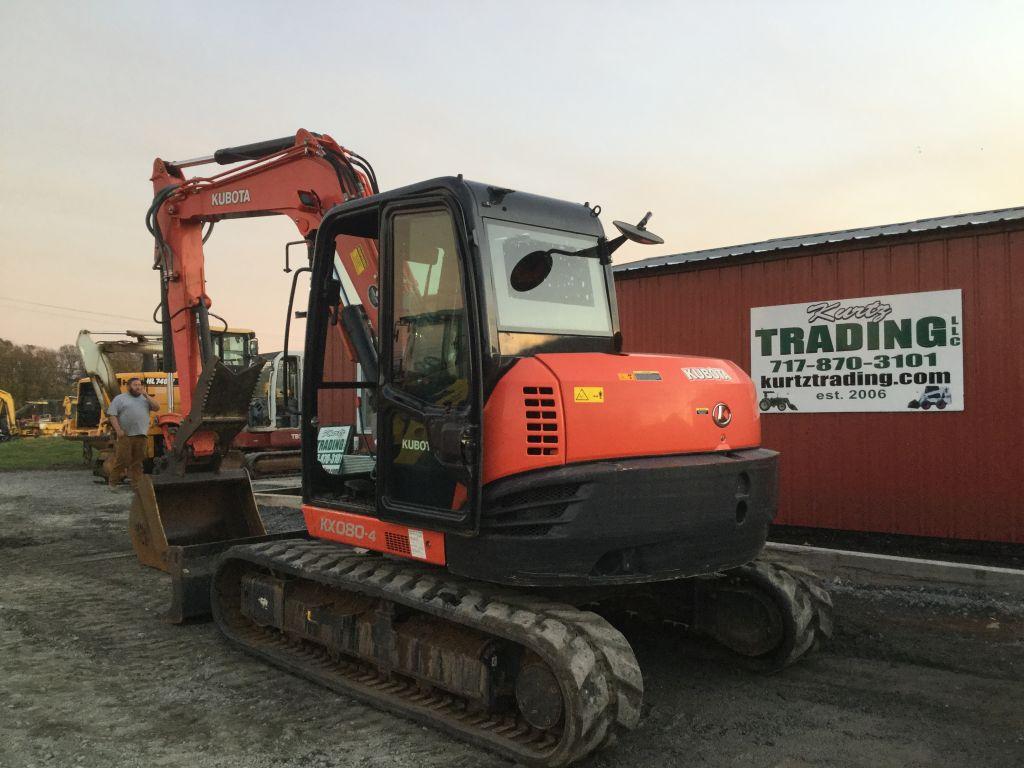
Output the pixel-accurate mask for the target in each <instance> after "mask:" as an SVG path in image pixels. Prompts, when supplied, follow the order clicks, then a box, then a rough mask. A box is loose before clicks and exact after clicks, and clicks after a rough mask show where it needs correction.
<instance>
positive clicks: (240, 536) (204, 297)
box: [129, 130, 378, 620]
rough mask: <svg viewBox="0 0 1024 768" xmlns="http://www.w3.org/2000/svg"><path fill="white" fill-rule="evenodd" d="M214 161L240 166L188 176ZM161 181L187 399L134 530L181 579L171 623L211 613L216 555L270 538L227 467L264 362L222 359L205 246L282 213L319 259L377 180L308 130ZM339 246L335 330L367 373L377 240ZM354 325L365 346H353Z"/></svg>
mask: <svg viewBox="0 0 1024 768" xmlns="http://www.w3.org/2000/svg"><path fill="white" fill-rule="evenodd" d="M209 164H217V165H230V166H231V167H229V168H226V169H224V170H222V171H220V172H219V173H215V174H212V175H209V176H192V177H188V176H186V173H185V170H186V169H188V168H192V167H196V166H201V165H209ZM151 180H152V182H153V191H154V198H153V202H152V205H151V206H150V208H149V211H148V213H147V217H146V223H147V227H148V228H149V230H150V232H151V233H152V234H153V238H154V241H155V247H154V260H153V268H154V269H155V270H158V271H159V273H160V287H161V325H162V329H163V353H164V363H165V367H166V368H167V369H168V370H176V371H177V374H178V382H179V394H178V401H177V403H176V405H177V411H176V412H172V413H168V414H167V415H165V416H162V417H160V425H161V428H162V429H163V431H164V444H165V448H166V450H167V452H166V453H165V455H164V456H163V457H161V458H160V460H159V461H158V462H157V463H156V464H155V466H154V473H153V475H152V476H146V477H145V478H144V480H143V482H141V483H140V484H139V488H138V489H137V491H136V495H135V499H134V501H133V503H132V509H131V512H130V514H129V529H130V534H131V538H132V544H133V546H134V548H135V551H136V554H137V555H138V557H139V560H140V561H141V562H143V563H144V564H146V565H151V566H153V567H155V568H160V569H162V570H167V571H169V572H170V573H171V576H172V589H173V598H172V608H171V611H170V614H169V615H170V617H171V618H172V619H174V620H181V619H183V618H184V617H186V616H188V615H195V614H196V613H202V612H203V611H205V610H208V606H209V599H208V589H207V587H208V579H207V575H208V570H207V566H208V564H209V562H210V558H212V557H213V556H214V555H215V554H216V553H217V552H218V551H220V550H221V549H223V548H224V547H226V546H229V545H231V544H233V543H238V542H240V541H251V540H253V538H254V537H256V538H262V537H265V536H266V530H265V528H264V526H263V522H262V520H261V518H260V515H259V511H258V509H257V508H256V503H255V498H254V496H253V493H252V486H251V483H250V481H249V476H248V474H247V473H246V471H245V470H243V469H228V468H222V467H221V460H222V459H223V457H224V454H225V453H226V452H227V450H228V448H229V447H230V444H231V442H232V440H233V439H234V438H235V436H236V435H237V434H238V432H239V431H241V430H242V429H243V428H244V427H245V426H246V422H247V416H248V409H249V403H250V400H251V397H252V393H253V391H254V389H255V386H256V383H257V380H258V377H259V374H260V369H261V368H262V367H263V364H264V363H263V361H260V362H258V363H255V364H253V365H251V366H249V367H247V368H243V369H241V370H233V369H230V368H228V367H227V366H225V365H224V364H223V363H221V362H220V361H219V360H218V359H217V355H216V353H215V350H214V345H213V343H212V340H211V332H210V320H211V318H216V316H215V315H214V314H213V313H212V312H211V309H212V307H213V301H212V300H211V298H210V296H209V294H208V293H207V291H206V276H205V255H204V251H203V244H204V242H205V241H206V239H207V238H208V237H209V236H210V233H211V230H212V228H213V226H214V225H215V224H216V223H217V222H218V221H221V220H223V219H237V218H246V217H255V216H274V215H278V216H287V217H288V218H290V219H291V220H292V222H294V224H295V226H296V228H297V229H298V230H299V234H300V235H301V237H302V241H300V242H303V241H304V242H305V243H306V245H307V251H308V252H309V253H311V252H312V245H313V242H314V240H315V237H316V232H317V229H318V228H319V226H320V222H321V221H322V219H323V217H324V215H325V214H326V213H327V211H329V210H330V209H331V208H332V207H334V206H336V205H339V204H341V203H343V202H345V201H347V200H351V199H353V198H358V197H366V196H369V195H372V194H375V193H376V191H377V182H376V178H375V176H374V173H373V169H372V168H371V166H370V164H369V163H368V162H367V161H365V160H364V159H363V158H361V157H360V156H359V155H357V154H356V153H354V152H351V151H350V150H347V149H345V148H344V147H342V146H340V145H339V144H338V143H337V142H335V141H334V139H332V138H331V137H330V136H326V135H321V134H315V133H311V132H309V131H305V130H300V131H298V132H297V133H296V134H295V136H291V137H286V138H282V139H273V140H270V141H263V142H258V143H255V144H248V145H244V146H238V147H230V148H226V149H220V150H217V151H216V152H214V153H213V154H212V155H208V156H205V157H198V158H194V159H191V160H185V161H179V162H171V161H166V160H162V159H159V158H158V159H157V160H156V161H154V163H153V175H152V177H151ZM337 249H338V259H337V261H338V262H340V263H339V264H338V268H339V269H343V270H345V272H346V273H347V276H348V278H349V281H350V283H349V284H350V287H351V288H353V289H354V294H355V295H351V294H350V292H349V293H347V292H346V291H345V290H344V289H342V291H341V295H340V296H339V299H340V304H342V305H344V307H346V308H351V309H352V310H354V311H345V310H342V311H339V313H338V319H339V320H340V322H338V323H335V326H336V327H337V329H338V333H339V335H340V336H341V338H342V340H343V341H344V343H345V344H346V346H348V348H349V349H350V351H351V352H352V353H353V356H354V357H356V358H357V359H358V360H359V361H360V362H362V363H363V364H364V369H369V370H375V368H376V366H375V359H374V360H369V359H363V358H364V357H365V356H366V355H367V354H375V350H374V345H373V343H372V339H373V334H374V329H375V327H376V324H377V306H376V304H377V295H376V291H377V288H376V282H377V270H378V256H377V245H376V241H375V240H371V239H366V238H361V237H339V238H338V240H337ZM339 277H340V276H339ZM293 289H294V285H293ZM360 305H361V306H360ZM353 322H356V323H357V326H358V327H357V328H356V330H357V331H360V332H361V333H358V334H356V335H357V337H358V338H359V339H361V341H362V343H358V342H357V343H350V342H349V338H350V337H352V336H353ZM367 340H370V341H369V343H368V342H367ZM300 533H304V530H303V531H301V532H300ZM291 535H295V532H293V533H292V534H291Z"/></svg>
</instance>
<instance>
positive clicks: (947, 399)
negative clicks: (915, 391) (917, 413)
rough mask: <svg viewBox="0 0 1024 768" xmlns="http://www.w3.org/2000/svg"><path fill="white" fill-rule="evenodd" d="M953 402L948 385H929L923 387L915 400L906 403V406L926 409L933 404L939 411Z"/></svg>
mask: <svg viewBox="0 0 1024 768" xmlns="http://www.w3.org/2000/svg"><path fill="white" fill-rule="evenodd" d="M952 402H953V395H952V393H951V392H950V391H949V387H939V386H929V387H925V388H924V392H922V393H921V394H920V395H919V396H918V398H917V399H916V400H911V401H910V402H909V403H907V408H920V409H921V410H922V411H927V410H928V409H929V408H931V407H932V406H933V405H934V406H935V407H936V408H938V409H939V410H940V411H941V410H943V409H944V408H945V407H946V406H947V405H949V404H950V403H952Z"/></svg>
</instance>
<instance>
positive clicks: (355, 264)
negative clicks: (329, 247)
mask: <svg viewBox="0 0 1024 768" xmlns="http://www.w3.org/2000/svg"><path fill="white" fill-rule="evenodd" d="M348 257H349V258H350V259H351V260H352V269H354V270H355V271H356V274H357V275H361V274H363V272H365V271H366V255H365V254H364V253H363V249H362V248H360V247H359V246H358V245H357V246H356V247H355V248H353V249H352V253H350V254H349V255H348Z"/></svg>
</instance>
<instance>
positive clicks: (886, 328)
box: [750, 290, 964, 413]
mask: <svg viewBox="0 0 1024 768" xmlns="http://www.w3.org/2000/svg"><path fill="white" fill-rule="evenodd" d="M962 307H963V303H962V300H961V294H960V291H959V290H955V291H931V292H927V293H901V294H897V295H894V296H868V297H865V298H860V299H832V300H826V301H812V302H808V303H806V304H785V305H782V306H777V307H755V308H753V309H751V310H750V375H751V377H752V378H753V379H754V384H755V386H756V387H757V400H758V406H759V407H760V409H761V411H762V412H763V413H793V412H796V413H819V412H843V411H847V412H849V411H903V412H920V411H934V412H938V411H962V410H963V409H964V357H963V323H962V317H963V313H962Z"/></svg>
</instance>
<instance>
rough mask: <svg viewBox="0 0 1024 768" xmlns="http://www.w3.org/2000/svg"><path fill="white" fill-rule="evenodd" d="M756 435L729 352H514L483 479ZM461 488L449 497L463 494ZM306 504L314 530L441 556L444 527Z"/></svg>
mask: <svg viewBox="0 0 1024 768" xmlns="http://www.w3.org/2000/svg"><path fill="white" fill-rule="evenodd" d="M721 406H725V408H726V409H728V410H727V413H728V418H729V420H728V423H726V424H724V425H719V424H717V423H716V422H715V418H716V408H719V414H720V413H721ZM720 420H722V419H721V418H720ZM760 442H761V421H760V415H759V412H758V409H757V403H756V397H755V392H754V385H753V382H752V381H751V380H750V377H749V376H747V374H746V373H744V372H743V371H742V370H741V369H740V368H739V367H738V366H736V365H735V364H734V363H731V362H729V361H727V360H717V359H713V358H705V357H690V356H677V355H644V354H629V355H615V354H603V353H560V354H540V355H537V356H535V357H529V358H522V359H520V360H519V361H517V362H516V363H515V365H513V366H512V368H511V369H510V370H509V371H508V372H507V373H506V374H505V375H504V376H503V377H502V378H501V380H500V381H499V382H498V384H497V386H496V387H495V388H494V390H493V392H492V393H491V395H490V397H488V399H487V403H486V405H485V407H484V421H483V444H484V450H483V456H484V460H483V482H484V484H485V486H486V485H487V484H488V483H492V482H494V481H497V480H501V479H505V478H509V477H513V476H515V475H520V474H523V473H526V472H532V471H535V470H541V469H546V468H553V467H558V466H564V465H568V464H583V463H587V462H599V461H615V460H617V459H628V458H637V457H654V456H672V455H681V454H702V453H714V452H719V451H734V450H741V449H745V448H756V447H757V446H758V445H760ZM461 491H462V489H461V487H460V488H459V489H457V491H456V498H455V500H454V504H456V505H457V504H458V503H459V502H460V501H462V500H464V499H465V494H464V493H462V492H461ZM303 513H304V515H305V519H306V526H307V530H308V531H309V534H310V535H311V536H314V537H316V538H324V539H331V540H332V541H340V542H343V543H346V544H351V545H354V546H359V547H364V548H366V549H370V550H375V551H379V552H385V553H387V554H390V555H394V556H398V557H405V558H409V559H414V560H421V561H424V562H430V563H435V564H438V565H443V564H445V556H444V552H445V549H444V537H445V534H443V533H440V532H437V531H426V530H422V529H411V528H408V527H406V526H402V525H396V524H392V523H385V522H382V521H381V520H378V519H377V518H374V517H370V516H367V515H362V514H357V513H354V512H346V511H340V510H334V509H327V508H323V507H318V506H315V505H309V504H306V505H304V506H303ZM417 542H422V543H423V546H419V545H417Z"/></svg>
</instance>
